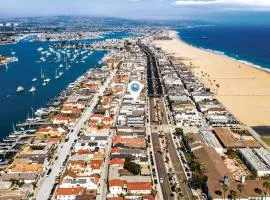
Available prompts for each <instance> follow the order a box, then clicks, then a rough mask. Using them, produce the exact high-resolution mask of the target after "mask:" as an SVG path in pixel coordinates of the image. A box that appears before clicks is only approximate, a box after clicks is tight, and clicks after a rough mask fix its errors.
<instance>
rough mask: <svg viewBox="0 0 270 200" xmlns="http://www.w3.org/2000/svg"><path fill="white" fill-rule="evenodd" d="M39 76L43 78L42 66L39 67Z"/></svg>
mask: <svg viewBox="0 0 270 200" xmlns="http://www.w3.org/2000/svg"><path fill="white" fill-rule="evenodd" d="M40 78H42V79H43V78H44V74H43V72H42V67H41V71H40Z"/></svg>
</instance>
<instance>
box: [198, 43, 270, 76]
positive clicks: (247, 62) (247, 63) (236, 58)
mask: <svg viewBox="0 0 270 200" xmlns="http://www.w3.org/2000/svg"><path fill="white" fill-rule="evenodd" d="M199 48H200V49H203V50H205V51H208V52H211V53H214V54H218V55H221V56H226V57H227V58H230V59H232V60H235V61H238V62H240V63H243V64H246V65H249V66H252V67H255V68H257V69H261V70H264V71H267V72H270V69H269V68H265V67H262V66H260V65H257V64H255V63H252V62H249V61H246V60H242V59H238V58H240V57H239V55H238V54H235V57H232V56H229V55H227V54H226V53H225V52H223V51H218V50H213V49H206V48H202V47H199Z"/></svg>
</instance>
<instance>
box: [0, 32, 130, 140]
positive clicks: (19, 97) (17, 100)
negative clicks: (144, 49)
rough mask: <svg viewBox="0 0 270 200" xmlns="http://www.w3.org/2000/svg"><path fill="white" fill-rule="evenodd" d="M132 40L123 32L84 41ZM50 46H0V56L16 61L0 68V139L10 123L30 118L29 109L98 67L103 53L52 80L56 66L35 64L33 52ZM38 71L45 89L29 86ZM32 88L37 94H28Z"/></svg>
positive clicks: (27, 44)
mask: <svg viewBox="0 0 270 200" xmlns="http://www.w3.org/2000/svg"><path fill="white" fill-rule="evenodd" d="M130 36H134V35H133V34H130V33H127V32H117V33H113V34H107V35H105V37H104V38H103V39H96V40H87V42H88V43H91V42H94V41H100V40H104V39H108V38H123V37H130ZM50 43H51V42H28V41H25V40H24V41H21V42H19V43H17V44H11V45H5V46H0V54H4V55H7V56H10V55H11V51H14V52H16V57H18V59H19V61H18V62H14V63H11V64H9V65H8V68H6V67H5V66H0V110H1V111H0V138H2V137H4V136H6V135H8V134H9V133H10V132H11V131H12V123H14V124H16V123H17V122H19V121H23V120H24V119H25V118H26V117H27V115H28V113H29V115H31V110H32V109H31V108H33V109H34V110H35V109H37V108H39V107H42V106H45V105H46V103H47V102H48V101H49V100H50V99H51V98H53V97H55V96H57V95H58V94H59V93H60V92H61V91H62V90H63V89H65V88H66V87H67V85H68V84H69V83H71V82H73V81H75V80H76V78H78V77H79V76H80V75H82V74H83V73H84V72H85V71H86V70H88V69H90V68H93V67H95V66H98V62H99V61H100V60H101V58H102V57H103V56H104V54H105V53H106V51H94V53H93V54H92V55H90V56H89V57H88V58H87V59H86V60H85V61H86V62H85V63H77V64H76V63H72V64H70V65H71V66H72V67H71V68H70V69H69V70H66V71H65V72H64V74H63V76H62V77H60V78H59V79H55V78H54V77H55V69H56V68H57V67H58V66H59V64H60V63H55V62H53V59H52V60H51V61H50V60H47V61H46V62H45V63H37V62H36V61H37V60H39V59H40V57H41V56H40V52H37V48H39V47H43V48H44V49H47V48H48V45H49V44H50ZM41 67H42V69H43V72H44V73H46V74H47V76H48V77H50V78H51V81H50V82H49V84H48V85H47V86H42V82H40V81H37V83H32V78H34V77H37V78H40V74H41ZM19 85H22V86H23V87H24V88H25V91H24V92H23V93H17V92H16V89H17V87H18V86H19ZM32 86H35V87H36V88H37V92H36V93H35V94H30V93H29V92H28V90H29V89H30V88H31V87H32Z"/></svg>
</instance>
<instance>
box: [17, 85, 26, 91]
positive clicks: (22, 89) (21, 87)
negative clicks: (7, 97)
mask: <svg viewBox="0 0 270 200" xmlns="http://www.w3.org/2000/svg"><path fill="white" fill-rule="evenodd" d="M16 91H17V92H23V91H24V88H23V86H21V85H20V86H19V87H17V90H16Z"/></svg>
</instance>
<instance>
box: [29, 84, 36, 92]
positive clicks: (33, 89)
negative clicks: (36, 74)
mask: <svg viewBox="0 0 270 200" xmlns="http://www.w3.org/2000/svg"><path fill="white" fill-rule="evenodd" d="M36 90H37V89H36V88H35V87H34V86H32V87H31V89H30V90H29V92H31V93H33V92H35V91H36Z"/></svg>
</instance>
